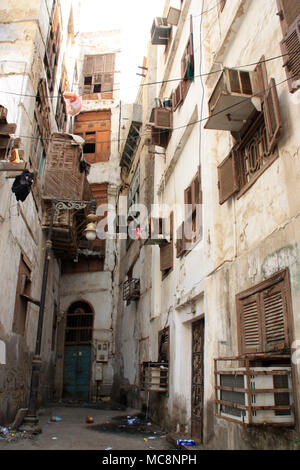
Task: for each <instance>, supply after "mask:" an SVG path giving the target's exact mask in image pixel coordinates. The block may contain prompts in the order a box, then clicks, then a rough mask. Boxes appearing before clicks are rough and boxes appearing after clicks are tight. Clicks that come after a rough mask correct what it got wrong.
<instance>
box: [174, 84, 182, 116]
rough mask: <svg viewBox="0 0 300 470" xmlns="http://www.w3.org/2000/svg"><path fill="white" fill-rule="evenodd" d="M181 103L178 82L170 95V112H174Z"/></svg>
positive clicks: (180, 88)
mask: <svg viewBox="0 0 300 470" xmlns="http://www.w3.org/2000/svg"><path fill="white" fill-rule="evenodd" d="M182 101H183V96H182V85H181V82H180V83H179V84H178V86H177V87H176V89H175V91H174V92H173V94H172V110H173V111H176V109H177V108H178V106H179V105H180V104H181V103H182Z"/></svg>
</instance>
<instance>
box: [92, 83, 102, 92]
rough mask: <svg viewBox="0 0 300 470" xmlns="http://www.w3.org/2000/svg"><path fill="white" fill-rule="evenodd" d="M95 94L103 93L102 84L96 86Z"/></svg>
mask: <svg viewBox="0 0 300 470" xmlns="http://www.w3.org/2000/svg"><path fill="white" fill-rule="evenodd" d="M93 92H94V93H101V84H97V85H94V89H93Z"/></svg>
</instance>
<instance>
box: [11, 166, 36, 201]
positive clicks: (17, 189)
mask: <svg viewBox="0 0 300 470" xmlns="http://www.w3.org/2000/svg"><path fill="white" fill-rule="evenodd" d="M33 179H34V173H31V172H30V171H28V170H24V171H23V172H22V173H21V175H19V176H16V178H15V180H14V182H13V185H12V188H11V189H12V192H13V193H14V194H15V196H16V199H17V201H22V202H23V201H25V199H26V198H27V196H28V194H29V193H30V189H31V185H32V182H33Z"/></svg>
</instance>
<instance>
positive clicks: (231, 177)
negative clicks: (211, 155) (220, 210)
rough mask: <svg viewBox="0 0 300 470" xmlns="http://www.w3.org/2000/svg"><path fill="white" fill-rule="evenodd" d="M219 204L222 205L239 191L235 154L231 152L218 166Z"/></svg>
mask: <svg viewBox="0 0 300 470" xmlns="http://www.w3.org/2000/svg"><path fill="white" fill-rule="evenodd" d="M218 187H219V203H220V204H223V203H224V202H225V201H227V200H228V199H229V198H230V197H231V196H232V195H233V194H234V193H236V192H237V191H238V190H239V178H238V166H237V153H236V151H235V150H232V151H231V152H230V153H229V155H228V156H227V157H226V158H225V159H224V160H223V161H222V163H220V165H218Z"/></svg>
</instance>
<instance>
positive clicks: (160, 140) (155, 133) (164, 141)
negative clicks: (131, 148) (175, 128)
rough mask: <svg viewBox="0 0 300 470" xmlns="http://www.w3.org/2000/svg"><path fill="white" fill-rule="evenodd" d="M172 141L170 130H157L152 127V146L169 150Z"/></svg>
mask: <svg viewBox="0 0 300 470" xmlns="http://www.w3.org/2000/svg"><path fill="white" fill-rule="evenodd" d="M169 140H170V131H169V129H157V128H156V127H153V126H152V127H151V144H152V145H158V146H159V147H163V148H167V146H168V143H169Z"/></svg>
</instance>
